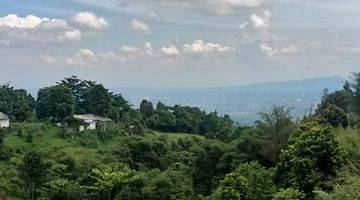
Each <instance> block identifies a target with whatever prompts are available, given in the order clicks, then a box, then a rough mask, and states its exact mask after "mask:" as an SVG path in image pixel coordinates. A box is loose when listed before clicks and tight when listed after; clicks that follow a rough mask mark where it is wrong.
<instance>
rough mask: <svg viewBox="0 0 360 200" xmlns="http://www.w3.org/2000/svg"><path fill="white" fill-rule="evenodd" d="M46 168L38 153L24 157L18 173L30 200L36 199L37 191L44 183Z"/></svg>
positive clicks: (30, 153) (31, 153)
mask: <svg viewBox="0 0 360 200" xmlns="http://www.w3.org/2000/svg"><path fill="white" fill-rule="evenodd" d="M48 168H49V166H48V165H47V164H46V163H45V162H44V161H43V158H42V157H41V155H40V154H39V153H37V152H29V153H28V154H26V155H25V157H24V159H23V162H22V163H21V164H20V166H19V173H20V177H21V179H22V180H23V181H24V187H25V188H26V190H27V191H28V194H29V198H30V199H36V195H37V192H38V191H37V190H38V189H39V188H40V186H41V185H42V184H43V183H44V181H45V178H46V173H47V171H48Z"/></svg>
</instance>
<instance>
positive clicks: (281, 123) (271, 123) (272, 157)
mask: <svg viewBox="0 0 360 200" xmlns="http://www.w3.org/2000/svg"><path fill="white" fill-rule="evenodd" d="M290 111H291V109H289V108H287V107H284V106H274V107H273V108H272V110H271V111H270V112H269V113H261V121H258V122H257V124H256V127H257V129H259V131H260V134H261V136H262V141H261V150H260V154H261V155H262V156H263V158H264V159H265V160H266V162H268V163H270V164H271V165H272V166H274V165H276V164H277V162H278V161H279V155H280V152H281V150H282V149H284V148H286V147H287V141H288V138H289V135H290V133H291V132H292V130H293V129H294V127H295V123H294V122H293V121H292V117H291V115H290Z"/></svg>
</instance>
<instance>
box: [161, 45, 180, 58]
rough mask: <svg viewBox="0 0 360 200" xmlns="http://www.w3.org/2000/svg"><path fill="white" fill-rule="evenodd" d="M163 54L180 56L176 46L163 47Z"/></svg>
mask: <svg viewBox="0 0 360 200" xmlns="http://www.w3.org/2000/svg"><path fill="white" fill-rule="evenodd" d="M161 52H162V53H163V54H165V55H167V56H176V55H179V53H180V52H179V50H178V49H177V48H176V47H175V46H174V45H171V46H168V47H162V48H161Z"/></svg>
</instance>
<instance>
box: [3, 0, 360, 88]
mask: <svg viewBox="0 0 360 200" xmlns="http://www.w3.org/2000/svg"><path fill="white" fill-rule="evenodd" d="M359 55H360V1H359V0H347V1H346V2H344V1H343V0H101V1H99V0H46V1H45V0H0V83H7V82H10V83H11V84H12V85H14V86H16V87H21V88H38V87H43V86H47V85H49V84H53V83H55V82H56V81H59V80H61V79H63V78H64V77H67V76H70V75H77V76H79V77H81V78H84V79H90V80H96V81H98V82H101V83H104V84H105V85H106V86H108V87H129V86H147V87H148V86H176V87H179V86H186V87H188V86H196V87H198V86H228V85H243V84H250V83H255V82H264V81H284V80H295V79H305V78H313V77H325V76H343V77H346V76H348V75H349V73H350V72H351V71H359V70H360V62H359V61H360V56H359Z"/></svg>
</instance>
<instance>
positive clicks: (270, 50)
mask: <svg viewBox="0 0 360 200" xmlns="http://www.w3.org/2000/svg"><path fill="white" fill-rule="evenodd" d="M260 49H261V50H262V51H263V52H264V53H266V54H267V55H268V56H270V57H273V56H282V55H285V54H292V53H296V52H298V51H299V49H298V47H297V46H295V45H291V46H289V47H281V48H275V47H272V46H270V45H269V44H266V43H263V44H260Z"/></svg>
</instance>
